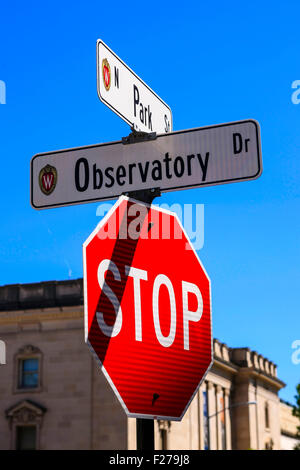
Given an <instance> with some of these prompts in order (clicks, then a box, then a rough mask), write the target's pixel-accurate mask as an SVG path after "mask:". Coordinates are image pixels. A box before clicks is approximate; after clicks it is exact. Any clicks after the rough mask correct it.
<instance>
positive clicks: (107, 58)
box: [97, 39, 173, 134]
mask: <svg viewBox="0 0 300 470" xmlns="http://www.w3.org/2000/svg"><path fill="white" fill-rule="evenodd" d="M97 89H98V96H99V98H100V100H101V101H102V102H103V103H104V104H106V105H107V106H108V107H109V108H110V109H112V110H113V111H114V112H115V113H116V114H118V116H120V117H121V118H122V119H124V121H126V122H127V123H128V124H129V125H130V126H133V127H134V128H135V129H136V130H139V131H143V132H156V133H157V134H163V133H167V132H171V131H172V129H173V127H172V126H173V124H172V113H171V109H170V108H169V106H168V105H167V104H166V103H165V102H164V101H163V100H162V99H161V98H160V97H159V96H157V94H156V93H154V91H153V90H151V88H149V87H148V85H146V83H145V82H143V80H141V79H140V78H139V77H138V76H137V75H136V74H135V73H134V72H133V71H132V70H131V69H130V68H129V67H128V65H126V64H125V63H124V62H123V61H122V60H121V59H120V58H119V57H118V56H117V55H116V54H115V53H114V52H113V51H112V50H111V49H110V48H109V47H108V46H107V45H106V44H105V43H104V42H103V41H101V40H100V39H98V41H97Z"/></svg>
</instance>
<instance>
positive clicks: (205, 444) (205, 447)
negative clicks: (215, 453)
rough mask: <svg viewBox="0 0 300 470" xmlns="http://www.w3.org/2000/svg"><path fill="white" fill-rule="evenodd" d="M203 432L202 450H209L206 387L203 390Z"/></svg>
mask: <svg viewBox="0 0 300 470" xmlns="http://www.w3.org/2000/svg"><path fill="white" fill-rule="evenodd" d="M202 396H203V431H204V450H209V416H208V385H207V384H206V390H203V395H202Z"/></svg>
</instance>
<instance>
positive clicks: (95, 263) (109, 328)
mask: <svg viewBox="0 0 300 470" xmlns="http://www.w3.org/2000/svg"><path fill="white" fill-rule="evenodd" d="M83 259H84V303H85V340H86V342H87V343H88V344H89V346H90V348H91V349H92V351H93V353H94V354H95V355H96V357H97V359H98V361H99V363H100V365H101V368H102V371H103V372H104V374H105V376H106V378H107V380H108V381H109V383H110V385H111V386H112V388H113V390H114V392H115V393H116V395H117V397H118V399H119V400H120V402H121V404H122V406H123V408H124V410H125V411H126V413H127V415H128V416H130V417H136V418H137V417H139V418H158V419H167V420H181V419H182V417H183V415H184V413H185V411H186V410H187V408H188V406H189V403H190V402H191V400H192V398H193V396H194V395H195V393H196V392H197V390H198V387H199V385H200V383H201V381H202V380H203V378H204V376H205V374H206V372H207V371H208V369H209V367H210V366H211V363H212V328H211V298H210V280H209V278H208V276H207V274H206V272H205V270H204V268H203V266H202V265H201V262H200V260H199V258H198V256H197V254H196V252H195V250H194V249H193V247H192V245H191V243H190V241H189V239H188V237H187V235H186V234H185V232H184V229H183V227H182V225H181V223H180V221H179V219H178V217H177V216H176V214H174V213H171V212H168V211H165V210H163V209H159V208H156V207H154V206H150V205H147V204H144V203H140V202H138V201H134V200H132V199H128V198H127V197H125V196H122V197H120V198H119V200H118V202H117V203H116V204H115V205H114V207H113V208H112V209H111V210H110V212H109V213H108V214H107V215H106V216H105V217H104V218H103V220H102V221H101V222H100V223H99V225H98V226H97V228H96V229H95V230H94V231H93V233H92V234H91V235H90V237H89V238H88V239H87V240H86V242H85V243H84V245H83Z"/></svg>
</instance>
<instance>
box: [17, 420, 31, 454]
mask: <svg viewBox="0 0 300 470" xmlns="http://www.w3.org/2000/svg"><path fill="white" fill-rule="evenodd" d="M16 430H17V445H16V449H17V450H35V449H36V427H35V426H17V428H16Z"/></svg>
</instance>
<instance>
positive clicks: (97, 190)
mask: <svg viewBox="0 0 300 470" xmlns="http://www.w3.org/2000/svg"><path fill="white" fill-rule="evenodd" d="M261 172H262V161H261V150H260V129H259V124H258V123H257V122H256V121H254V120H245V121H238V122H232V123H227V124H219V125H215V126H209V127H202V128H201V127H200V128H197V129H189V130H184V131H177V132H172V133H169V134H161V135H159V136H157V138H156V139H155V140H151V141H145V142H138V143H133V144H124V143H123V142H120V141H119V142H112V143H107V144H99V145H92V146H89V147H80V148H75V149H69V150H60V151H56V152H51V153H43V154H39V155H35V156H34V157H33V158H32V160H31V204H32V206H33V207H34V208H35V209H46V208H50V207H57V206H67V205H71V204H81V203H87V202H93V201H101V200H104V199H115V198H117V197H118V196H119V195H120V194H122V193H126V192H129V191H137V190H141V189H150V188H160V190H161V191H163V192H164V191H173V190H178V189H188V188H198V187H201V186H210V185H216V184H223V183H232V182H235V181H245V180H252V179H256V178H258V177H259V176H260V174H261Z"/></svg>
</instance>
